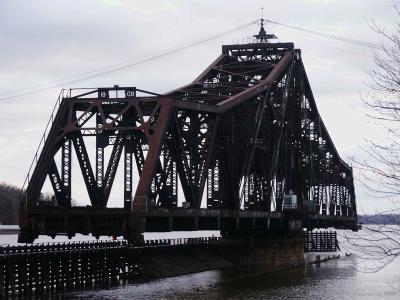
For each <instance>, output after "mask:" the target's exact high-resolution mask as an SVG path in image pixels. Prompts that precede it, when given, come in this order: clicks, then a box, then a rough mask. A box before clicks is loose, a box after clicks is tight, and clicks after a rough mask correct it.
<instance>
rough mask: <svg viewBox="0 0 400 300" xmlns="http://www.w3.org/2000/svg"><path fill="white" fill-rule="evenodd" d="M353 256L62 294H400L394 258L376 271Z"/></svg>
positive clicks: (386, 296)
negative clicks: (370, 271)
mask: <svg viewBox="0 0 400 300" xmlns="http://www.w3.org/2000/svg"><path fill="white" fill-rule="evenodd" d="M356 260H357V258H355V257H345V258H341V259H338V260H331V261H328V262H325V263H322V264H321V265H320V266H317V265H306V266H305V267H304V268H296V269H291V270H287V271H282V272H275V273H259V272H260V270H251V272H249V270H237V269H235V270H223V271H209V272H203V273H198V274H192V275H185V276H180V277H174V278H167V279H162V280H156V281H153V282H149V283H143V284H130V285H125V286H121V287H117V288H113V289H109V290H102V291H83V292H76V293H70V294H67V295H66V299H133V298H135V299H201V298H204V299H207V300H209V299H335V300H336V299H382V298H384V299H400V290H399V285H398V282H399V281H398V280H396V277H394V274H396V272H395V271H396V270H399V267H400V263H399V262H398V261H395V262H394V263H393V264H392V265H390V266H389V267H388V268H386V269H384V270H381V271H380V272H378V273H373V274H364V273H360V272H357V271H356V270H355V269H354V266H355V265H356V263H357V261H356Z"/></svg>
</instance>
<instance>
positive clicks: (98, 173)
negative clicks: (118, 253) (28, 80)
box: [19, 23, 357, 242]
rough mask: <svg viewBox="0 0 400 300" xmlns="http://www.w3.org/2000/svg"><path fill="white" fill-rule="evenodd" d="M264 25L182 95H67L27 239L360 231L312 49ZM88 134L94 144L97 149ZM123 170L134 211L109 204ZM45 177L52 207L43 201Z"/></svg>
mask: <svg viewBox="0 0 400 300" xmlns="http://www.w3.org/2000/svg"><path fill="white" fill-rule="evenodd" d="M261 24H262V25H261V30H260V33H259V34H258V35H256V36H255V39H254V41H253V42H252V43H248V44H234V45H224V46H222V54H221V55H220V56H219V57H218V58H217V59H216V60H215V61H214V62H212V63H211V65H210V66H209V67H208V68H206V69H205V70H204V71H203V72H202V73H201V74H200V75H199V76H198V77H197V78H196V79H195V80H193V81H192V82H191V83H189V84H188V85H186V86H183V87H180V88H178V89H176V90H173V91H171V92H168V93H165V94H157V93H152V92H148V91H144V90H140V89H137V88H135V87H119V86H114V87H112V88H98V89H87V90H84V91H80V92H78V91H77V90H69V91H63V92H62V93H61V95H60V97H59V101H58V104H57V107H56V110H55V113H54V115H52V122H51V123H50V124H49V126H48V131H47V135H46V138H45V137H44V138H43V143H41V147H40V151H39V152H37V154H36V159H35V164H33V167H32V174H31V175H30V176H28V178H27V181H26V182H27V187H26V189H25V190H24V199H23V202H22V204H21V212H20V226H21V233H20V237H19V238H20V241H23V242H32V241H33V240H34V239H35V238H36V237H37V236H38V235H40V234H45V235H50V236H55V235H57V234H66V235H69V236H72V235H74V234H75V233H82V234H89V233H91V234H93V235H95V236H100V235H110V236H121V235H122V236H125V237H126V238H127V239H129V240H135V241H140V237H141V234H142V233H143V232H145V231H171V230H221V233H222V234H223V236H235V235H242V234H245V235H247V234H249V233H252V234H257V235H261V236H263V235H269V234H275V233H278V234H281V233H282V232H285V231H287V230H299V229H302V228H303V227H307V228H309V229H312V228H321V227H336V228H339V229H353V230H356V229H357V212H356V202H355V193H354V184H353V173H352V169H351V167H349V166H348V165H347V164H346V163H345V162H344V161H343V160H342V159H341V158H340V156H339V154H338V152H337V150H336V148H335V146H334V144H333V141H332V139H331V138H330V136H329V133H328V131H327V129H326V127H325V125H324V122H323V121H322V119H321V117H320V115H319V113H318V110H317V106H316V102H315V99H314V96H313V93H312V90H311V86H310V83H309V81H308V78H307V74H306V71H305V68H304V65H303V62H302V57H301V51H300V50H299V49H295V47H294V44H293V43H272V42H270V41H269V39H271V38H274V36H273V35H267V34H266V33H265V30H264V28H263V23H261ZM89 139H92V140H93V139H94V140H95V147H92V148H90V147H87V146H86V145H87V144H88V142H87V141H88V140H89ZM89 150H93V151H94V153H93V155H90V154H91V153H89ZM73 152H75V156H76V160H77V164H73V163H72V156H73ZM107 153H109V155H107ZM91 156H93V157H95V159H94V160H93V159H92V160H91V159H90V157H91ZM74 166H75V167H77V168H78V169H79V172H80V174H81V175H82V177H83V180H84V184H85V187H86V190H87V195H88V197H89V199H90V205H87V206H85V207H79V206H74V205H72V203H71V199H72V196H71V195H72V191H71V179H72V175H73V173H72V168H73V167H74ZM118 168H121V169H123V174H124V178H123V181H124V182H123V183H124V196H123V199H121V204H122V203H123V205H121V206H122V207H120V208H110V207H107V203H108V200H109V198H110V194H111V189H112V187H113V184H114V180H115V177H116V173H117V170H118ZM134 169H136V171H135V172H134ZM134 174H138V180H134ZM46 177H48V178H49V180H50V182H51V185H52V187H53V190H54V201H53V202H49V201H42V198H41V190H42V187H43V185H44V182H45V180H46ZM136 181H137V184H134V183H136ZM180 193H181V195H179V197H178V194H180ZM179 199H180V200H179ZM182 199H183V200H182Z"/></svg>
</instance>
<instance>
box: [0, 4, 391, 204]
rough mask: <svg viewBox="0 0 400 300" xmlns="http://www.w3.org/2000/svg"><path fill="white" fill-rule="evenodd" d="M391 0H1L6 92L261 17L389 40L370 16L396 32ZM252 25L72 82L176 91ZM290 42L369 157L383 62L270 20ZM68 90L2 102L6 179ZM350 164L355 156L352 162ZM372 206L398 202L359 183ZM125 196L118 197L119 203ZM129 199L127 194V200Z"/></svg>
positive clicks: (352, 148) (379, 134)
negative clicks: (372, 100)
mask: <svg viewBox="0 0 400 300" xmlns="http://www.w3.org/2000/svg"><path fill="white" fill-rule="evenodd" d="M392 3H393V2H392V1H391V0H280V1H243V0H242V1H216V0H212V1H209V0H202V1H172V0H171V1H161V0H158V1H134V0H65V1H64V0H57V1H54V0H31V1H26V0H0V99H1V98H5V97H8V96H14V95H16V94H18V93H22V92H30V91H32V90H35V89H41V88H46V87H48V86H53V85H54V84H55V83H57V82H65V79H66V78H71V77H72V78H76V77H77V76H79V75H81V74H83V73H86V72H89V71H93V70H96V69H100V68H103V67H108V66H110V65H114V64H118V63H121V62H125V61H129V60H135V59H138V58H140V57H143V56H146V55H151V54H153V53H156V52H159V51H161V50H165V49H168V48H171V47H175V46H178V45H182V44H185V43H190V42H191V41H195V40H199V39H202V38H208V37H211V36H213V35H216V34H218V33H220V32H224V31H227V30H230V29H233V28H236V27H238V26H240V25H243V24H246V23H248V22H251V21H252V20H255V19H257V18H259V16H260V8H261V7H264V17H265V18H266V19H271V20H274V21H278V22H282V23H286V24H290V25H294V26H300V27H304V28H307V29H311V30H316V31H321V32H325V33H332V34H336V35H341V36H345V37H350V38H354V39H360V40H365V41H369V42H375V43H379V42H380V39H379V37H378V36H377V35H376V34H375V33H374V32H373V31H372V30H371V29H370V27H369V26H368V23H369V22H371V21H372V20H375V22H376V23H378V24H380V25H381V26H383V27H385V28H387V29H388V30H389V29H390V28H391V27H392V26H393V23H394V22H395V18H396V14H395V13H394V10H393V8H392ZM257 31H258V26H257V25H252V26H250V27H247V28H245V29H242V30H240V31H236V32H234V33H232V34H229V35H226V36H223V37H220V38H217V39H214V40H212V41H209V42H207V43H204V44H202V45H198V46H196V47H193V48H190V49H187V50H185V51H181V52H177V53H174V54H172V55H169V56H166V57H163V58H160V59H156V60H152V61H150V62H147V63H145V64H141V65H136V66H132V67H130V68H126V69H123V70H120V71H118V72H114V73H110V74H107V75H104V76H101V77H96V78H92V79H90V80H86V81H82V82H79V83H74V84H69V85H63V87H65V88H73V87H104V86H113V85H114V84H119V85H121V86H137V87H139V88H143V89H147V90H151V91H155V92H160V93H162V92H166V91H168V90H171V89H174V88H176V87H179V86H180V85H183V84H186V83H189V82H190V81H191V80H192V79H194V78H195V77H196V76H197V75H198V74H199V73H200V72H201V71H202V70H203V69H204V68H205V67H207V65H209V64H210V63H211V62H212V61H213V60H214V59H215V58H216V57H217V56H218V55H219V54H220V52H221V45H222V44H230V43H237V42H238V41H239V42H242V41H243V39H246V38H247V37H249V36H251V35H253V34H255V33H257ZM267 31H272V32H273V33H275V34H276V35H277V36H278V37H279V40H280V41H282V42H294V43H295V45H296V47H297V48H301V50H302V55H303V61H304V64H305V67H306V70H307V74H308V77H309V80H310V82H311V87H312V89H313V92H314V96H315V98H316V101H317V106H318V108H319V111H320V114H321V116H322V118H323V120H324V122H325V124H326V126H327V128H328V131H329V133H330V135H331V137H332V139H333V141H334V143H335V145H336V147H337V149H338V151H339V153H340V154H341V156H342V157H343V158H344V159H345V160H347V159H346V158H347V157H350V156H354V155H355V156H360V155H362V153H361V152H360V151H359V148H360V145H361V144H362V143H363V141H364V139H368V138H372V139H378V140H383V129H382V128H381V127H379V126H377V124H375V123H374V122H371V121H370V120H368V118H367V117H365V115H364V111H363V108H362V104H361V100H360V94H366V93H367V92H368V88H367V87H366V83H368V81H369V78H368V75H367V74H366V72H367V71H368V70H370V69H372V68H373V67H374V64H373V59H372V57H373V51H372V50H371V49H369V48H365V47H361V46H356V45H353V44H345V43H342V42H338V41H334V40H328V39H326V38H321V37H317V36H312V35H310V34H307V33H303V32H299V31H294V30H292V29H287V28H284V27H279V26H277V25H271V24H267ZM60 89H61V87H57V88H53V89H48V90H45V91H43V92H40V93H35V94H31V95H29V96H24V97H19V98H12V99H8V100H3V101H2V100H0V112H1V118H0V182H7V183H11V184H15V185H18V186H21V185H22V182H23V180H24V177H25V176H26V173H27V170H28V167H29V164H30V161H31V160H32V157H33V155H34V152H35V149H36V147H37V144H38V142H39V140H40V137H41V134H42V132H43V129H44V126H45V124H46V122H47V120H48V118H49V115H50V112H51V109H52V107H53V105H54V103H55V100H56V98H57V95H58V93H59V90H60ZM347 161H349V160H347ZM356 192H357V196H358V205H359V207H362V208H363V209H364V210H365V211H369V212H373V211H374V210H377V209H382V208H389V207H391V206H392V203H391V202H389V201H385V200H381V199H380V200H379V202H378V201H377V200H374V199H372V198H370V197H367V196H365V195H364V193H363V191H362V188H361V186H360V185H359V184H358V185H357V186H356ZM113 201H117V200H113ZM118 201H120V199H119V200H118Z"/></svg>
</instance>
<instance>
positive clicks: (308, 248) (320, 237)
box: [304, 231, 340, 252]
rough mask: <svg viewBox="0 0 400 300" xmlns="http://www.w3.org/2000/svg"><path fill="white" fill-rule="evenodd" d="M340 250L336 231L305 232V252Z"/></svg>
mask: <svg viewBox="0 0 400 300" xmlns="http://www.w3.org/2000/svg"><path fill="white" fill-rule="evenodd" d="M336 250H340V248H339V243H338V240H337V232H336V231H321V232H312V231H307V232H305V233H304V252H334V251H336Z"/></svg>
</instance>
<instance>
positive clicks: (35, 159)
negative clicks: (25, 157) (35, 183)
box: [21, 89, 69, 194]
mask: <svg viewBox="0 0 400 300" xmlns="http://www.w3.org/2000/svg"><path fill="white" fill-rule="evenodd" d="M65 97H69V92H67V90H65V89H62V90H61V92H60V94H59V95H58V98H57V101H56V103H55V104H54V107H53V110H52V111H51V114H50V118H49V120H48V121H47V124H46V126H45V128H44V131H43V134H42V137H41V139H40V142H39V145H38V147H37V148H36V152H35V155H34V156H33V159H32V162H31V164H30V166H29V169H28V174H27V175H26V177H25V181H24V183H23V185H22V188H21V194H23V193H24V191H25V189H26V188H27V186H28V184H29V181H30V178H31V175H32V171H33V170H34V168H35V167H36V165H37V162H38V159H39V155H40V153H41V152H42V149H43V147H44V145H45V143H46V138H47V136H48V133H49V131H50V129H51V125H52V124H53V122H54V117H55V114H56V113H57V111H58V108H59V107H60V105H61V101H62V99H63V98H65Z"/></svg>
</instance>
